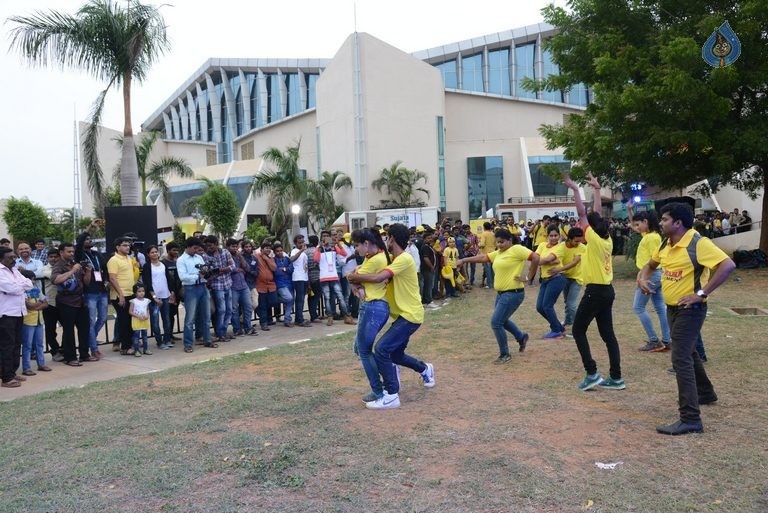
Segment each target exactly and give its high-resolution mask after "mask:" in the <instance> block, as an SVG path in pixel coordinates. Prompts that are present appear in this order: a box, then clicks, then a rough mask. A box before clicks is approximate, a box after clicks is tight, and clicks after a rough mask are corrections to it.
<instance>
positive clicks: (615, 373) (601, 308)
mask: <svg viewBox="0 0 768 513" xmlns="http://www.w3.org/2000/svg"><path fill="white" fill-rule="evenodd" d="M615 298H616V293H615V292H614V290H613V285H597V284H594V283H590V284H589V285H587V286H586V288H585V289H584V296H583V297H582V298H581V302H580V303H579V307H578V308H577V309H576V316H575V318H574V320H573V330H572V331H573V338H574V340H575V341H576V347H577V348H578V349H579V354H580V355H581V362H582V363H583V364H584V370H585V371H587V374H595V373H596V372H597V364H596V363H595V360H593V359H592V353H591V351H590V349H589V341H588V340H587V328H589V325H590V324H592V320H593V319H594V320H597V329H598V331H599V332H600V338H602V339H603V342H605V347H606V349H608V361H609V363H610V366H611V367H610V373H611V378H613V379H621V352H620V351H619V341H618V340H616V334H615V333H614V332H613V311H612V310H613V300H614V299H615Z"/></svg>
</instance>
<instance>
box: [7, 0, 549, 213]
mask: <svg viewBox="0 0 768 513" xmlns="http://www.w3.org/2000/svg"><path fill="white" fill-rule="evenodd" d="M120 1H122V0H120ZM144 1H145V3H153V4H154V5H160V3H159V2H154V1H151V0H144ZM83 3H84V0H48V1H41V0H24V1H23V2H19V1H18V0H0V77H1V78H0V105H2V108H1V109H0V113H1V114H2V118H1V121H0V156H1V157H2V174H1V175H0V176H2V177H3V185H2V187H1V188H0V198H7V197H9V196H15V197H27V198H29V199H30V200H32V201H34V202H36V203H39V204H40V205H42V206H44V207H47V208H53V207H71V206H72V205H73V203H74V185H73V183H74V180H73V170H74V159H75V146H74V121H75V119H77V120H86V119H87V118H88V114H89V111H90V108H91V105H92V104H93V102H94V100H95V99H96V97H97V95H98V94H99V92H100V91H101V90H102V89H103V88H104V87H105V84H103V83H100V82H99V81H98V80H96V79H94V78H92V77H91V76H89V75H88V74H86V73H85V72H83V71H80V70H73V69H60V68H58V67H54V68H39V67H31V66H30V65H28V64H27V63H25V62H24V61H23V60H22V59H21V57H20V56H19V54H18V53H17V52H16V51H15V50H13V51H12V50H10V49H9V48H10V37H9V31H10V28H11V27H12V24H10V23H9V22H7V21H6V20H7V19H8V17H10V16H14V15H29V14H32V13H33V12H34V11H36V10H42V11H48V10H51V9H53V10H57V11H61V12H68V13H74V12H76V11H77V9H78V8H79V7H80V6H81V5H82V4H83ZM548 3H551V0H473V1H471V2H467V1H462V0H387V1H381V0H357V1H355V0H324V1H318V0H272V1H268V2H266V1H256V2H250V1H247V0H216V1H215V2H211V1H209V0H175V1H174V3H173V5H168V4H165V5H163V6H162V7H161V13H162V14H163V17H164V18H165V21H166V24H167V27H168V29H167V30H168V35H169V37H170V39H171V44H172V46H171V50H170V51H169V52H168V53H167V54H166V55H165V56H163V57H161V58H160V60H159V61H158V62H156V63H155V65H154V66H153V67H152V69H151V70H150V72H149V75H148V77H147V79H146V80H145V81H144V83H143V84H138V85H134V87H133V89H132V122H133V127H134V131H136V132H138V131H139V127H140V125H141V123H143V122H144V121H145V120H146V119H147V117H149V116H150V115H151V114H152V113H153V112H154V111H155V110H156V109H157V108H158V107H159V106H160V105H161V104H162V103H163V102H164V101H165V100H166V99H168V97H169V96H170V95H171V94H172V93H173V92H174V91H175V90H176V89H177V88H178V87H179V86H181V84H182V83H183V82H184V81H185V80H186V79H187V78H189V77H190V76H191V75H192V73H194V72H195V71H196V70H197V69H198V68H199V67H200V66H201V65H202V64H203V63H204V62H205V61H206V60H207V59H209V58H211V57H251V58H259V57H297V58H304V57H306V58H332V57H333V55H334V54H335V53H336V51H337V50H338V49H339V47H340V46H341V45H342V43H343V42H344V40H345V39H346V38H347V36H349V34H351V33H352V32H354V30H355V25H356V26H357V30H358V31H359V32H367V33H369V34H371V35H372V36H374V37H377V38H378V39H381V40H383V41H385V42H387V43H389V44H391V45H393V46H395V47H397V48H399V49H401V50H403V51H406V52H414V51H418V50H424V49H427V48H432V47H435V46H440V45H443V44H447V43H452V42H456V41H461V40H464V39H469V38H472V37H478V36H482V35H485V34H492V33H495V32H500V31H503V30H509V29H513V28H517V27H522V26H525V25H532V24H535V23H540V22H543V18H542V16H541V12H540V10H541V8H542V7H544V6H545V5H547V4H548ZM555 3H556V4H557V5H563V4H564V2H563V1H562V0H556V1H555ZM102 124H103V125H104V126H107V127H109V128H113V129H117V130H122V127H123V107H122V95H121V93H120V90H119V89H115V90H113V92H111V93H110V94H109V95H108V96H107V100H106V106H105V111H104V115H103V121H102Z"/></svg>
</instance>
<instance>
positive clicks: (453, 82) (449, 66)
mask: <svg viewBox="0 0 768 513" xmlns="http://www.w3.org/2000/svg"><path fill="white" fill-rule="evenodd" d="M435 67H436V68H437V69H439V70H440V73H442V75H443V85H444V86H445V88H446V89H456V88H458V87H459V83H458V81H457V79H456V59H452V60H450V61H446V62H443V63H440V64H436V65H435Z"/></svg>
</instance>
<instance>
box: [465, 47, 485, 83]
mask: <svg viewBox="0 0 768 513" xmlns="http://www.w3.org/2000/svg"><path fill="white" fill-rule="evenodd" d="M461 88H462V89H463V90H464V91H477V92H479V93H482V92H483V55H482V54H479V53H478V54H476V55H472V56H470V57H464V58H462V59H461Z"/></svg>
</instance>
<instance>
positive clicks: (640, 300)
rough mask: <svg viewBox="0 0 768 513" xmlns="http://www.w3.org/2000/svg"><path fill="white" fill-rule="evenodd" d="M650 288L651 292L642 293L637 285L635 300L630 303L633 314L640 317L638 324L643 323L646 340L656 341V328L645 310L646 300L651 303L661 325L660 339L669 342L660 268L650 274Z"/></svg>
mask: <svg viewBox="0 0 768 513" xmlns="http://www.w3.org/2000/svg"><path fill="white" fill-rule="evenodd" d="M649 287H650V289H651V290H652V291H653V293H651V294H643V291H642V290H640V288H639V287H638V288H637V289H636V290H635V301H634V302H633V303H632V308H633V309H634V310H635V315H637V318H638V319H640V324H642V325H643V329H644V330H645V334H646V335H647V336H648V340H650V341H651V342H656V341H658V340H659V337H658V336H657V335H656V330H655V329H653V321H652V320H651V316H650V315H648V312H646V311H645V307H646V306H647V305H648V301H651V302H652V303H653V309H654V310H656V315H658V317H659V324H660V325H661V340H663V341H664V343H665V344H669V341H670V334H669V322H668V321H667V305H666V304H665V303H664V296H662V295H661V269H656V270H655V271H654V272H653V274H652V275H651V279H650V284H649Z"/></svg>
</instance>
